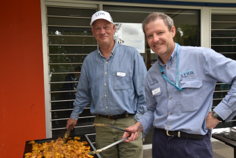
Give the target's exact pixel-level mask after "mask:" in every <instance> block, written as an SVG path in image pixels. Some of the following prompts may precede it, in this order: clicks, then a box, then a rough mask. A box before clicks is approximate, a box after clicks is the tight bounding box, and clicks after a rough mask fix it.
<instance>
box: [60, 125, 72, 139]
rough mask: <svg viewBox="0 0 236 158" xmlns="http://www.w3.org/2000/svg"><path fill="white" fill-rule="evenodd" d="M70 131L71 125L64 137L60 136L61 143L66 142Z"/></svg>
mask: <svg viewBox="0 0 236 158" xmlns="http://www.w3.org/2000/svg"><path fill="white" fill-rule="evenodd" d="M70 131H71V126H70V127H69V129H68V130H67V131H66V133H65V135H64V137H63V138H62V140H63V143H66V141H67V139H68V137H69V136H70Z"/></svg>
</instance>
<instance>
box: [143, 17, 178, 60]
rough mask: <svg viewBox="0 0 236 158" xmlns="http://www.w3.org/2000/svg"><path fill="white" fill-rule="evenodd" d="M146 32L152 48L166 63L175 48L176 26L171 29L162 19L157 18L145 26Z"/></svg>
mask: <svg viewBox="0 0 236 158" xmlns="http://www.w3.org/2000/svg"><path fill="white" fill-rule="evenodd" d="M145 34H146V38H147V42H148V45H149V46H150V48H151V49H152V50H153V51H154V52H155V53H156V54H157V55H158V56H159V57H160V58H161V59H162V61H163V63H166V62H167V60H168V59H169V58H170V56H171V54H172V52H173V50H174V48H175V43H174V40H173V38H174V36H175V27H174V26H172V28H171V30H170V31H169V29H168V27H167V26H166V25H165V23H164V21H163V20H162V19H156V20H155V21H151V22H150V23H148V24H147V25H146V26H145Z"/></svg>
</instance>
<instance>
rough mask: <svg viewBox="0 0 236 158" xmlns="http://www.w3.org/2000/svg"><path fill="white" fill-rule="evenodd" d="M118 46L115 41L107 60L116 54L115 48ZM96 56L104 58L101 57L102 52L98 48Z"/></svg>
mask: <svg viewBox="0 0 236 158" xmlns="http://www.w3.org/2000/svg"><path fill="white" fill-rule="evenodd" d="M118 46H119V44H118V43H117V42H116V40H115V45H114V47H113V49H112V51H111V55H110V56H109V58H108V59H110V58H111V57H112V56H113V55H114V54H115V53H116V48H117V47H118ZM97 50H98V54H99V55H100V56H101V57H103V58H105V57H104V56H103V55H102V52H101V51H100V48H99V47H98V49H97Z"/></svg>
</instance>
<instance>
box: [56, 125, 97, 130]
mask: <svg viewBox="0 0 236 158" xmlns="http://www.w3.org/2000/svg"><path fill="white" fill-rule="evenodd" d="M84 127H93V125H86V126H75V127H74V128H84ZM63 129H66V127H63V128H53V129H51V131H57V130H63Z"/></svg>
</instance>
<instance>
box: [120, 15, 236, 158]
mask: <svg viewBox="0 0 236 158" xmlns="http://www.w3.org/2000/svg"><path fill="white" fill-rule="evenodd" d="M143 31H144V33H145V36H146V38H147V42H148V44H149V46H150V48H151V49H152V50H153V51H154V52H155V53H156V54H157V55H158V59H157V62H156V63H155V64H154V65H153V66H152V68H151V69H150V70H149V71H148V74H147V78H146V85H145V91H146V100H147V105H148V110H147V112H146V113H145V114H144V115H143V117H142V118H141V119H140V120H139V121H138V122H137V123H136V124H135V125H133V126H131V127H129V128H127V129H126V130H128V131H131V132H133V134H132V135H131V137H130V138H129V140H127V142H130V141H132V140H135V139H136V138H137V136H138V133H139V132H140V131H142V130H143V132H144V135H145V134H146V133H147V132H148V131H149V129H150V128H151V127H153V126H154V127H155V129H154V133H153V142H152V143H153V146H152V155H153V157H154V158H183V157H186V158H213V152H212V146H211V140H210V137H211V129H212V128H214V127H215V126H216V125H217V124H218V123H219V121H220V120H221V121H224V120H226V121H228V120H230V119H232V118H233V117H234V116H235V111H236V71H235V70H236V62H235V61H234V60H231V59H228V58H226V57H224V56H223V55H221V54H219V53H216V52H215V51H214V50H212V49H208V48H202V47H185V46H180V45H179V44H177V43H175V42H174V40H173V38H174V36H175V31H176V30H175V27H174V23H173V20H172V19H171V18H170V17H169V16H167V15H166V14H163V13H152V14H150V15H149V16H148V17H147V18H146V19H145V20H144V21H143ZM217 81H220V82H223V83H226V84H231V85H232V86H231V89H230V90H229V92H228V94H227V95H226V96H225V98H224V99H223V100H222V101H221V102H220V103H219V104H218V105H217V106H216V108H214V111H213V112H209V111H210V110H211V106H212V100H213V93H214V89H215V85H216V82H217ZM127 135H129V133H127V132H126V133H124V137H126V136H127Z"/></svg>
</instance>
